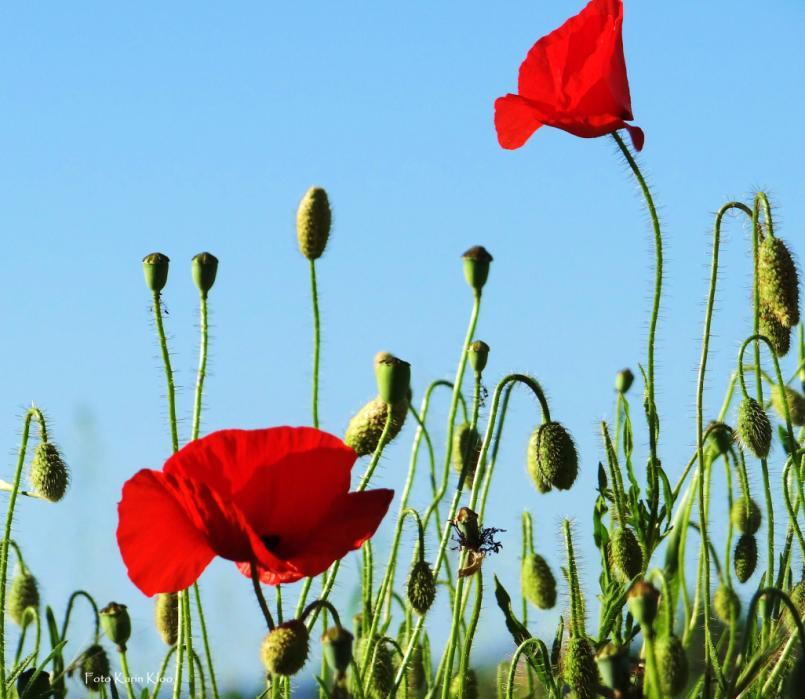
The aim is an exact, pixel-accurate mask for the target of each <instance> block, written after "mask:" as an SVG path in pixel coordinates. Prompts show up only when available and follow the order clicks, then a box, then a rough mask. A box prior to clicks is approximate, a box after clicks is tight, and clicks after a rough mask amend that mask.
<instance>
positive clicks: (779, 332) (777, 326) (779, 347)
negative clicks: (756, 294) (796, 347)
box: [758, 303, 791, 357]
mask: <svg viewBox="0 0 805 699" xmlns="http://www.w3.org/2000/svg"><path fill="white" fill-rule="evenodd" d="M758 310H759V313H758V316H759V320H760V324H759V326H758V330H760V334H761V335H763V336H764V337H767V338H769V342H771V345H772V347H773V348H774V353H775V354H776V355H777V356H778V357H784V356H785V355H787V354H788V350H789V349H791V329H790V328H787V327H785V326H784V325H783V324H782V323H781V322H780V321H779V320H777V316H776V315H774V313H773V312H772V311H771V310H769V308H768V306H766V305H764V304H762V303H761V304H760V308H759V309H758Z"/></svg>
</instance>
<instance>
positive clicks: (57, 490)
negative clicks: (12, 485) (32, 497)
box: [29, 442, 70, 502]
mask: <svg viewBox="0 0 805 699" xmlns="http://www.w3.org/2000/svg"><path fill="white" fill-rule="evenodd" d="M29 479H30V481H31V487H32V488H33V490H34V492H35V493H36V494H37V495H39V496H41V497H43V498H45V499H46V500H50V502H58V501H59V500H61V499H62V498H63V497H64V494H65V492H67V486H68V484H69V483H70V472H69V471H68V469H67V464H65V463H64V460H63V459H62V456H61V454H60V453H59V449H58V447H56V445H55V444H53V443H52V442H40V443H39V444H38V445H37V447H36V450H35V451H34V458H33V460H32V461H31V474H30V477H29Z"/></svg>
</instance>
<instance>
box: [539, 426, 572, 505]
mask: <svg viewBox="0 0 805 699" xmlns="http://www.w3.org/2000/svg"><path fill="white" fill-rule="evenodd" d="M528 472H529V474H530V475H531V478H532V480H533V481H534V484H535V485H536V486H537V489H538V490H540V492H542V490H541V487H544V484H546V483H547V484H549V485H550V486H551V487H553V488H556V489H557V490H568V489H569V488H570V487H571V486H572V485H573V483H574V482H575V480H576V476H577V475H578V472H579V462H578V455H577V453H576V445H575V444H573V438H572V437H571V436H570V433H569V432H568V431H567V430H566V429H565V428H564V427H563V426H562V425H560V424H559V423H558V422H546V423H544V424H542V425H540V426H539V427H538V428H537V429H536V430H534V432H533V433H532V434H531V439H530V440H529V442H528Z"/></svg>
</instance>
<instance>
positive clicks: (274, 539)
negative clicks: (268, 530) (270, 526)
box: [260, 534, 280, 551]
mask: <svg viewBox="0 0 805 699" xmlns="http://www.w3.org/2000/svg"><path fill="white" fill-rule="evenodd" d="M260 541H262V542H263V546H265V547H266V548H267V549H268V550H269V551H275V550H276V548H277V546H279V545H280V538H279V537H278V536H277V535H276V534H266V535H265V536H261V537H260Z"/></svg>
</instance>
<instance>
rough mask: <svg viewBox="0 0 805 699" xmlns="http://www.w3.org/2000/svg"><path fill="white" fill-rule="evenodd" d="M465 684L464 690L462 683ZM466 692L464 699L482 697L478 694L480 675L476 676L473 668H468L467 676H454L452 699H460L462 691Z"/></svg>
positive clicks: (451, 683)
mask: <svg viewBox="0 0 805 699" xmlns="http://www.w3.org/2000/svg"><path fill="white" fill-rule="evenodd" d="M462 681H463V683H464V687H463V688H462V686H461V683H462ZM462 689H463V690H464V699H478V697H479V696H480V695H479V694H478V675H477V674H475V670H473V669H472V668H467V673H466V674H465V675H463V676H462V675H453V679H452V681H451V682H450V699H458V698H459V697H460V696H462V694H461V690H462Z"/></svg>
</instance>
